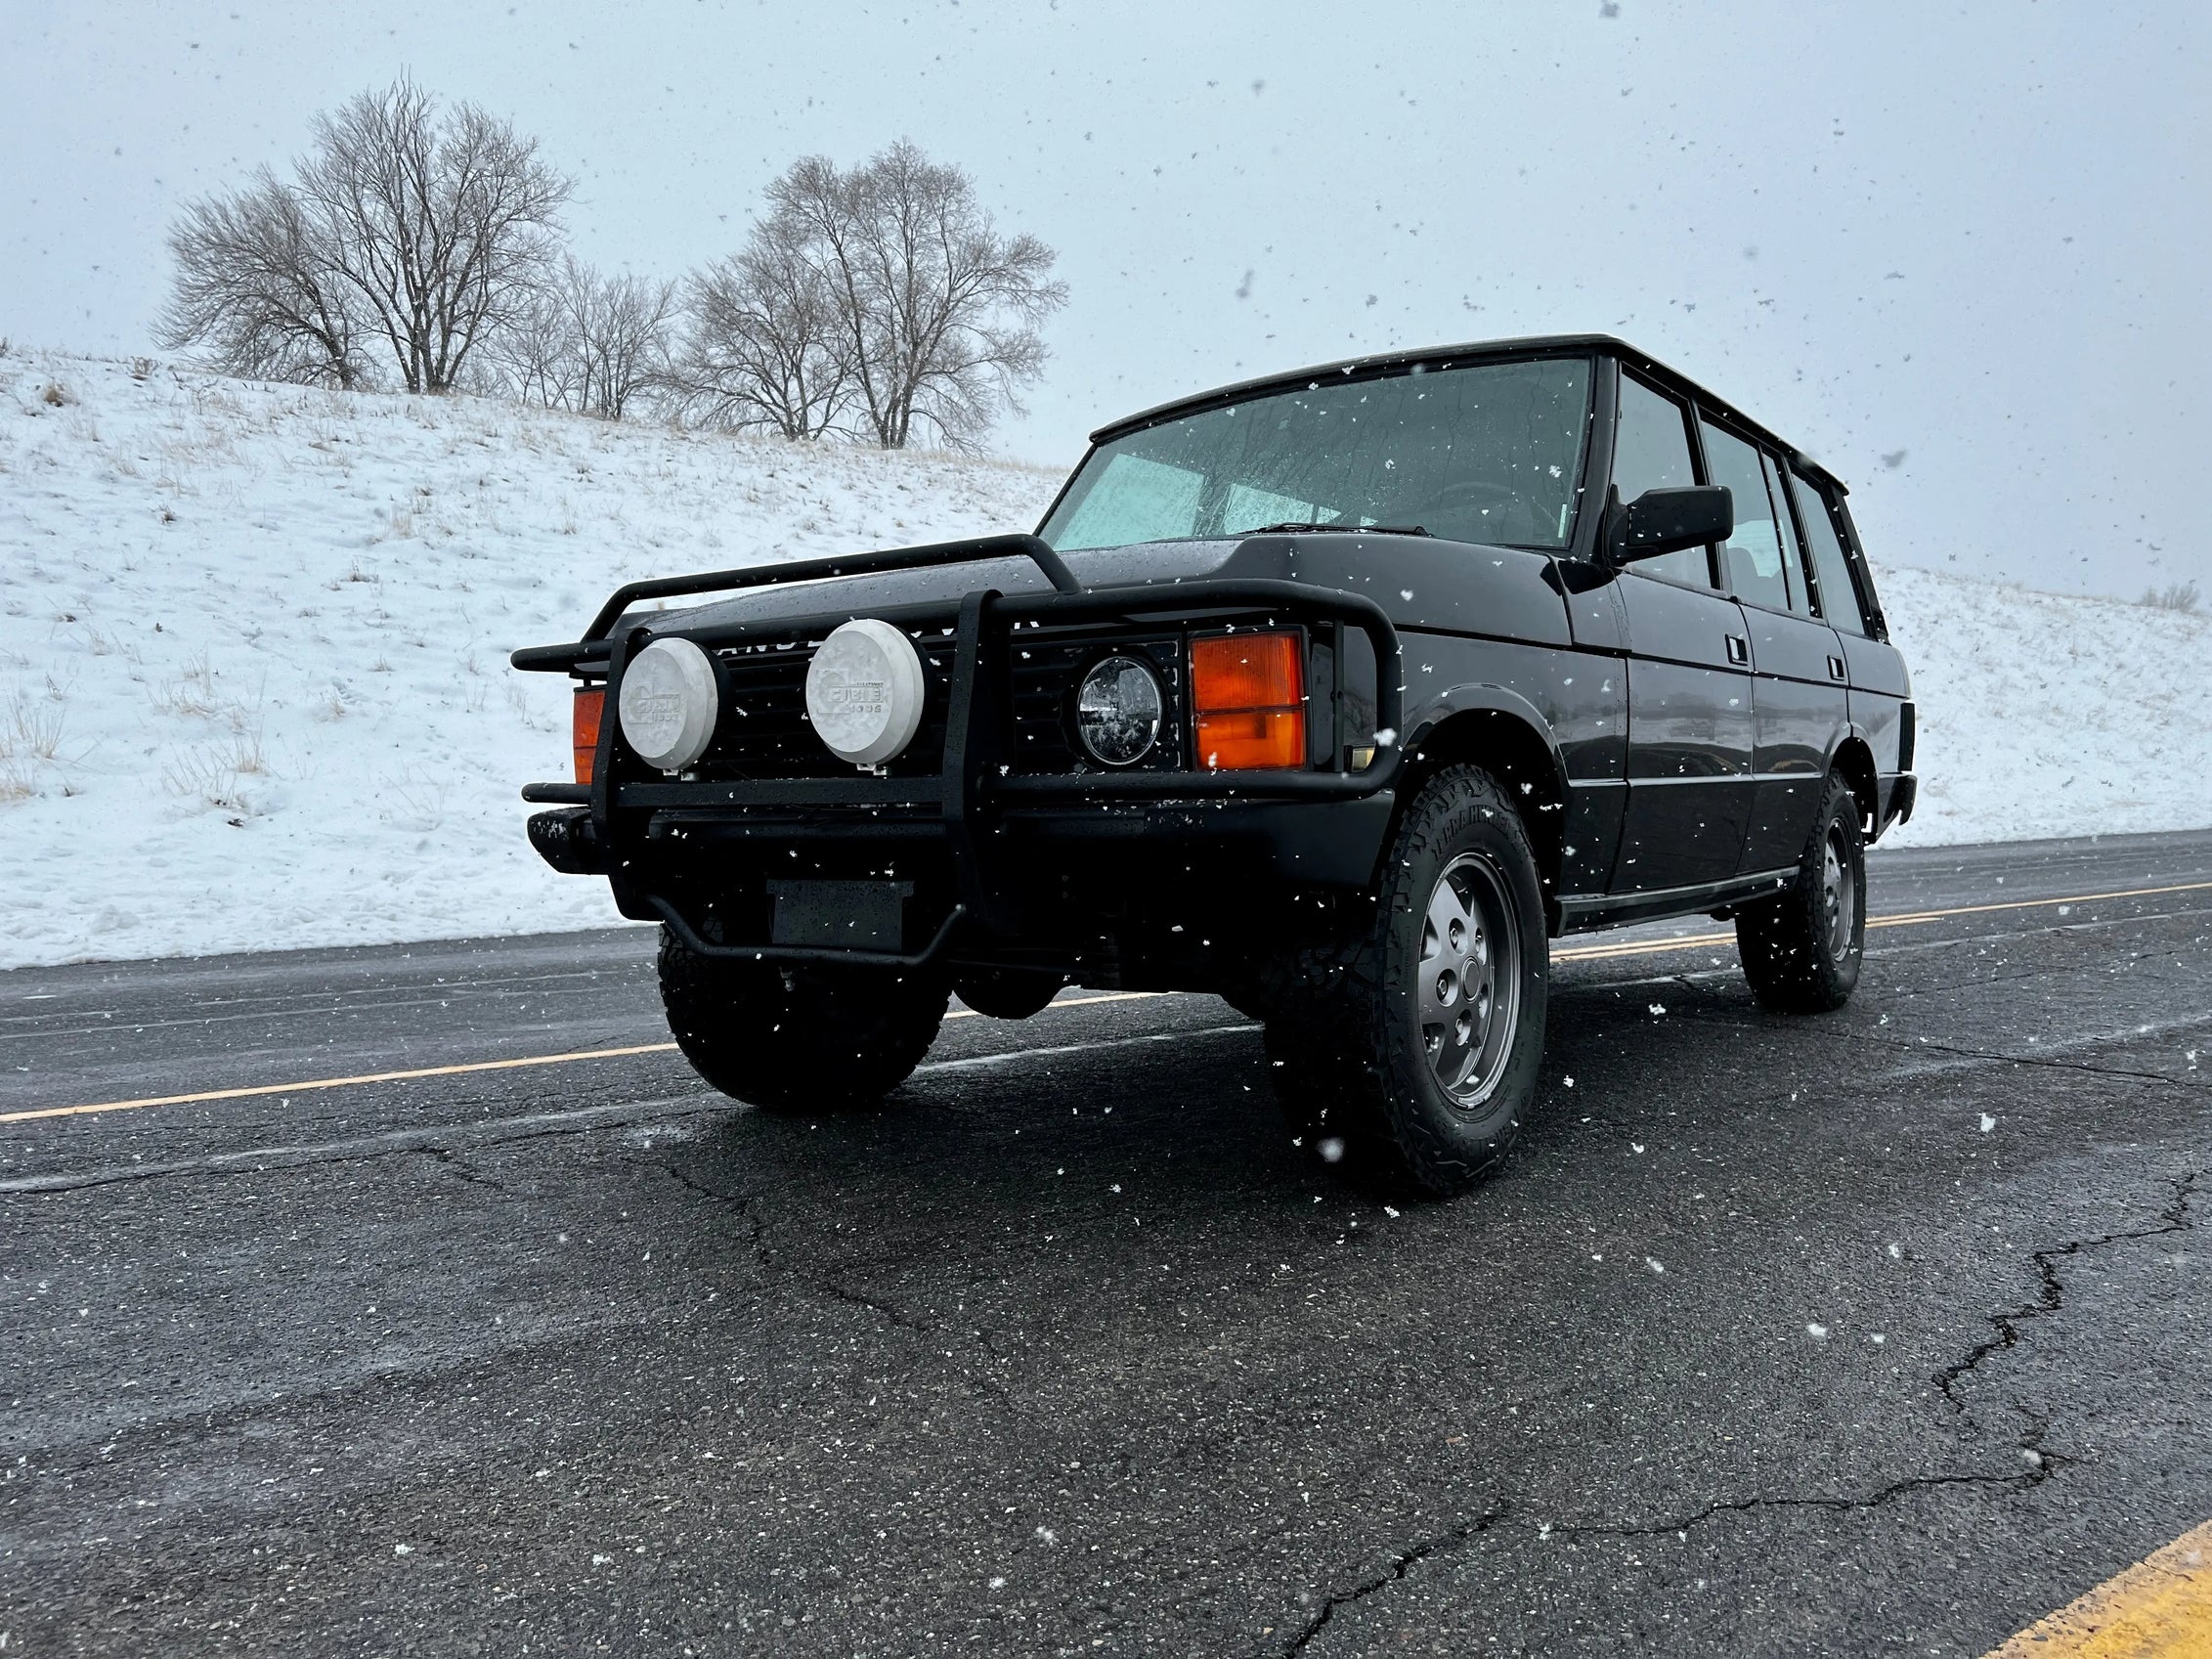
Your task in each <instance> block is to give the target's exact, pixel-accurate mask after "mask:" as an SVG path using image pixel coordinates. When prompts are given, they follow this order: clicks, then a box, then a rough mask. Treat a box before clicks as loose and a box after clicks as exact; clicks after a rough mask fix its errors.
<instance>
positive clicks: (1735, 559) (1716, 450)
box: [1698, 420, 1790, 611]
mask: <svg viewBox="0 0 2212 1659" xmlns="http://www.w3.org/2000/svg"><path fill="white" fill-rule="evenodd" d="M1698 426H1699V429H1700V430H1701V432H1702V433H1703V434H1704V437H1705V466H1706V471H1707V472H1708V473H1710V474H1711V477H1710V478H1709V479H1708V482H1710V483H1713V484H1724V485H1726V486H1727V489H1728V494H1729V496H1730V497H1731V498H1732V499H1733V500H1734V502H1735V503H1736V528H1735V529H1734V530H1733V531H1731V532H1730V533H1729V536H1728V541H1727V543H1726V545H1725V546H1722V548H1721V549H1720V559H1721V566H1720V568H1721V569H1722V570H1723V571H1724V572H1726V574H1727V578H1728V587H1729V589H1730V590H1731V591H1733V592H1734V593H1735V595H1736V596H1737V597H1738V598H1740V599H1746V600H1749V601H1750V602H1751V603H1752V604H1755V605H1764V606H1766V607H1767V608H1768V609H1769V610H1776V611H1786V610H1788V609H1789V608H1790V567H1789V563H1788V561H1787V560H1786V559H1785V558H1784V557H1783V555H1782V532H1781V531H1780V529H1779V528H1778V527H1777V526H1776V524H1775V522H1774V515H1775V507H1774V503H1773V502H1772V501H1770V500H1768V498H1767V494H1766V471H1765V469H1764V468H1763V467H1762V466H1760V465H1759V458H1758V451H1757V450H1755V449H1753V448H1752V446H1751V445H1749V444H1747V443H1745V442H1744V440H1743V439H1741V438H1739V437H1737V436H1736V435H1735V434H1734V433H1733V432H1724V431H1722V430H1721V429H1720V428H1719V427H1717V426H1715V425H1713V422H1712V421H1710V420H1701V421H1699V422H1698ZM1783 510H1784V513H1785V515H1786V514H1787V511H1788V509H1787V508H1785V509H1783Z"/></svg>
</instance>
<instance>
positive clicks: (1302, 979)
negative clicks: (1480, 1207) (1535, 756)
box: [1268, 766, 1550, 1198]
mask: <svg viewBox="0 0 2212 1659" xmlns="http://www.w3.org/2000/svg"><path fill="white" fill-rule="evenodd" d="M1385 870H1386V872H1387V873H1386V875H1385V877H1384V880H1383V884H1382V889H1381V892H1380V893H1379V894H1378V895H1377V900H1376V904H1375V908H1374V913H1373V918H1372V921H1371V923H1370V925H1369V926H1368V927H1367V928H1366V930H1365V931H1364V932H1363V933H1361V934H1360V935H1358V936H1356V937H1353V938H1351V939H1344V940H1341V941H1339V942H1338V943H1336V944H1334V945H1332V946H1328V947H1323V948H1320V949H1315V950H1310V951H1307V952H1306V953H1304V955H1303V958H1302V960H1301V962H1300V972H1299V974H1298V975H1297V976H1296V977H1295V979H1294V982H1293V985H1292V988H1291V989H1290V990H1289V991H1288V993H1287V994H1286V995H1285V997H1284V998H1283V1001H1282V1004H1281V1006H1280V1007H1279V1009H1278V1010H1277V1011H1276V1012H1275V1015H1274V1017H1273V1018H1271V1020H1270V1022H1269V1025H1268V1047H1269V1053H1270V1057H1271V1059H1272V1060H1273V1061H1274V1063H1275V1067H1274V1070H1275V1075H1276V1078H1277V1081H1278V1086H1279V1092H1280V1093H1281V1095H1282V1097H1283V1103H1284V1107H1285V1109H1286V1111H1287V1113H1288V1114H1289V1116H1290V1119H1291V1122H1292V1125H1293V1127H1294V1128H1295V1129H1296V1130H1297V1132H1298V1133H1299V1134H1300V1136H1301V1137H1302V1138H1305V1137H1310V1142H1309V1144H1310V1145H1311V1146H1312V1147H1313V1149H1314V1150H1315V1151H1317V1152H1319V1153H1320V1154H1321V1156H1322V1157H1324V1158H1326V1159H1327V1160H1328V1161H1331V1162H1337V1161H1343V1162H1345V1163H1347V1164H1348V1165H1349V1166H1350V1167H1351V1168H1352V1170H1353V1171H1354V1172H1355V1173H1356V1174H1359V1175H1361V1176H1364V1177H1365V1178H1366V1179H1367V1180H1369V1181H1371V1182H1373V1183H1375V1184H1377V1185H1380V1186H1382V1187H1385V1188H1387V1189H1390V1190H1395V1191H1400V1192H1406V1193H1410V1194H1414V1195H1418V1196H1422V1197H1427V1198H1449V1197H1451V1196H1453V1194H1455V1193H1459V1192H1462V1191H1464V1190H1465V1189H1466V1188H1467V1187H1469V1186H1471V1185H1472V1184H1473V1183H1474V1182H1475V1180H1476V1179H1477V1178H1479V1177H1480V1176H1481V1175H1482V1174H1483V1173H1484V1172H1485V1171H1486V1170H1487V1169H1489V1168H1490V1167H1491V1166H1492V1165H1493V1164H1495V1163H1496V1161H1497V1160H1498V1158H1500V1157H1503V1156H1504V1153H1505V1150H1506V1148H1507V1147H1508V1146H1509V1145H1511V1143H1512V1140H1513V1137H1514V1135H1515V1134H1516V1133H1518V1131H1519V1129H1520V1126H1521V1123H1522V1121H1523V1119H1524V1118H1525V1117H1526V1116H1527V1115H1528V1111H1529V1108H1530V1105H1531V1103H1532V1102H1533V1101H1534V1099H1535V1095H1536V1085H1537V1072H1538V1069H1539V1066H1540V1063H1541V1061H1542V1057H1543V1022H1544V1005H1545V1000H1546V995H1547V992H1548V987H1549V982H1550V980H1549V975H1550V957H1549V953H1548V951H1547V949H1546V947H1545V934H1544V925H1543V899H1542V893H1541V889H1540V885H1539V880H1540V879H1539V875H1538V871H1537V862H1536V855H1535V852H1534V851H1533V850H1532V849H1531V847H1530V845H1529V838H1528V832H1527V830H1526V829H1525V827H1524V826H1523V825H1522V822H1521V817H1520V814H1519V812H1517V811H1516V810H1515V809H1514V808H1513V805H1512V803H1511V801H1510V800H1508V799H1507V797H1506V795H1505V792H1504V791H1503V790H1502V789H1501V788H1499V786H1498V784H1497V782H1496V780H1495V779H1494V778H1492V777H1491V776H1490V775H1489V774H1488V773H1486V772H1482V771H1479V770H1477V769H1476V768H1474V767H1472V766H1455V767H1453V768H1451V769H1450V770H1447V771H1444V772H1440V773H1438V774H1437V776H1435V777H1434V778H1432V779H1431V780H1430V781H1429V782H1428V784H1427V785H1426V786H1425V787H1424V788H1423V789H1422V790H1421V792H1420V794H1419V795H1418V796H1417V797H1415V799H1414V801H1413V803H1412V805H1411V806H1410V808H1408V809H1407V812H1406V816H1405V819H1404V822H1403V823H1402V824H1401V826H1400V829H1399V832H1398V836H1397V839H1396V840H1395V842H1394V843H1393V845H1392V848H1391V851H1390V854H1389V858H1388V860H1387V862H1386V864H1385Z"/></svg>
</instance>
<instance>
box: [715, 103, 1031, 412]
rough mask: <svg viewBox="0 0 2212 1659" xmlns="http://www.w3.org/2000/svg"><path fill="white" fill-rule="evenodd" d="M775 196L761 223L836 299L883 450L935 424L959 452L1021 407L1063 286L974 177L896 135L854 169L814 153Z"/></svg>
mask: <svg viewBox="0 0 2212 1659" xmlns="http://www.w3.org/2000/svg"><path fill="white" fill-rule="evenodd" d="M768 200H769V203H770V206H771V209H772V211H771V213H770V217H769V219H768V221H767V222H766V223H767V225H768V226H775V227H777V229H776V231H775V232H774V233H773V234H774V235H775V236H776V237H777V238H778V239H780V240H785V241H788V242H789V243H790V244H791V245H793V246H796V247H798V248H801V249H802V250H803V254H804V258H805V260H806V262H807V263H808V264H809V265H810V266H811V267H812V268H813V269H814V270H815V271H816V272H817V273H818V274H819V276H820V278H821V280H822V281H823V283H824V284H826V285H827V287H828V290H829V292H830V294H831V296H832V298H833V300H834V301H835V304H836V307H837V315H838V320H839V323H840V325H841V329H842V333H843V335H844V341H843V343H844V347H845V353H846V359H847V363H848V368H849V372H850V375H851V378H852V381H853V385H854V387H855V390H856V402H857V404H858V407H859V409H860V413H861V415H862V416H863V418H864V419H865V421H866V430H867V432H868V434H869V435H870V436H871V437H873V438H874V439H875V441H876V442H877V443H879V444H881V445H883V446H884V448H886V449H903V448H904V447H905V446H906V444H907V443H908V442H909V441H910V440H911V439H912V438H913V436H914V435H915V433H916V431H917V429H918V428H929V429H933V430H934V431H935V432H936V433H937V435H938V436H939V437H940V438H941V439H943V440H944V441H945V442H947V443H950V444H954V445H959V444H964V443H967V442H970V441H972V440H973V439H974V438H976V436H977V435H979V434H980V433H981V432H982V431H983V430H984V429H985V428H986V427H987V426H988V425H989V424H990V422H991V420H992V419H993V418H994V417H995V416H996V415H998V414H999V412H1000V411H1001V410H1002V409H1017V410H1018V409H1019V407H1020V406H1019V402H1018V401H1017V394H1018V392H1019V388H1020V386H1021V385H1022V384H1023V383H1024V382H1026V381H1028V380H1031V379H1033V378H1035V376H1036V375H1037V373H1038V372H1039V371H1041V370H1042V368H1043V366H1044V360H1045V346H1044V341H1043V339H1042V338H1041V337H1040V335H1039V334H1038V332H1037V329H1038V326H1039V325H1040V324H1041V323H1042V322H1043V321H1044V320H1045V318H1047V317H1048V316H1050V315H1051V314H1052V313H1053V312H1054V311H1055V310H1057V309H1058V308H1059V307H1060V306H1061V305H1063V304H1064V303H1065V301H1066V298H1067V287H1066V284H1063V283H1059V282H1055V281H1052V280H1051V271H1052V265H1053V257H1054V256H1053V252H1052V249H1050V248H1049V247H1047V246H1046V245H1045V244H1044V243H1043V242H1041V241H1039V240H1037V239H1036V238H1034V237H1029V236H1017V237H1011V238H1008V237H1001V236H1000V235H999V234H998V231H997V229H996V228H995V226H994V225H993V223H992V220H991V216H990V214H989V213H988V212H987V211H985V209H984V208H983V206H982V204H981V203H980V202H979V201H978V200H977V199H976V189H975V185H974V183H973V182H972V181H971V180H970V179H969V177H968V175H967V174H965V173H963V172H962V171H961V170H960V169H959V168H957V167H948V166H941V165H938V164H937V163H934V162H933V161H931V160H930V159H929V158H928V157H927V156H925V155H924V154H923V153H922V152H921V151H920V150H919V149H917V148H916V147H915V146H914V145H913V144H911V143H909V142H906V141H904V140H902V141H900V142H899V143H897V144H895V145H893V146H891V147H890V148H889V150H886V151H884V152H883V153H881V154H878V155H876V156H874V157H872V158H871V159H870V160H868V161H867V162H865V163H864V164H862V165H861V166H859V167H856V168H854V169H853V170H852V171H850V172H840V171H839V170H838V168H837V166H836V165H835V164H834V163H833V162H831V161H829V160H828V159H826V158H825V157H822V156H808V157H806V158H804V159H802V160H801V161H799V162H797V163H795V164H794V165H793V166H792V168H791V170H790V171H789V172H787V173H785V174H784V176H783V177H782V178H780V179H778V180H777V181H776V182H775V184H773V185H772V186H770V187H769V191H768ZM764 228H765V227H763V229H764ZM757 234H758V233H757Z"/></svg>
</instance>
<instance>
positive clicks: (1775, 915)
mask: <svg viewBox="0 0 2212 1659" xmlns="http://www.w3.org/2000/svg"><path fill="white" fill-rule="evenodd" d="M1736 952H1737V954H1738V955H1739V956H1741V957H1742V958H1743V962H1744V978H1745V979H1746V980H1748V981H1750V982H1751V987H1752V993H1753V994H1754V995H1755V996H1757V998H1758V1000H1759V1001H1760V1003H1761V1004H1763V1005H1764V1006H1765V1007H1767V1008H1769V1009H1772V1010H1773V1011H1774V1012H1775V1013H1777V1014H1827V1013H1830V1012H1832V1011H1834V1010H1835V1009H1838V1008H1841V1007H1843V1004H1844V1003H1846V1002H1848V1001H1849V1000H1850V999H1851V991H1852V990H1853V988H1854V987H1856V986H1857V984H1858V982H1859V964H1860V963H1861V962H1862V961H1863V960H1864V959H1865V955H1866V836H1865V835H1864V833H1863V832H1861V830H1860V828H1859V805H1858V798H1857V797H1856V796H1854V795H1853V794H1852V793H1851V788H1850V785H1849V784H1847V783H1845V782H1844V781H1843V779H1842V778H1840V777H1836V776H1833V775H1831V776H1830V778H1829V780H1828V794H1827V797H1826V798H1825V799H1824V800H1823V801H1822V802H1821V808H1820V817H1819V820H1818V822H1817V823H1816V824H1815V826H1814V828H1813V832H1812V837H1811V839H1810V840H1809V841H1807V842H1806V844H1805V851H1804V855H1803V857H1802V858H1800V860H1799V864H1798V879H1797V880H1796V881H1795V882H1793V883H1791V884H1790V888H1789V890H1788V891H1787V892H1785V893H1779V894H1776V895H1774V896H1773V897H1772V898H1762V899H1760V900H1759V901H1758V902H1757V903H1756V904H1747V905H1745V906H1744V907H1743V908H1742V909H1741V910H1739V911H1737V912H1736Z"/></svg>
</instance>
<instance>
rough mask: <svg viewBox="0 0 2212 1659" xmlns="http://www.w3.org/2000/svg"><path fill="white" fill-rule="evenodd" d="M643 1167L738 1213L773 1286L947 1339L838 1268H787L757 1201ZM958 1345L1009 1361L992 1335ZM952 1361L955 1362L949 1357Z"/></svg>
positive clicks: (976, 1335) (986, 1383) (1029, 1415)
mask: <svg viewBox="0 0 2212 1659" xmlns="http://www.w3.org/2000/svg"><path fill="white" fill-rule="evenodd" d="M639 1161H641V1162H644V1163H648V1164H650V1165H652V1166H653V1167H654V1168H656V1169H659V1170H661V1171H663V1172H664V1173H665V1174H667V1175H668V1176H669V1177H671V1178H672V1180H674V1181H675V1182H676V1183H677V1184H678V1185H680V1186H682V1187H683V1188H685V1189H686V1190H688V1191H689V1192H692V1193H694V1194H696V1195H698V1196H699V1197H700V1198H703V1199H706V1200H708V1201H711V1202H713V1203H715V1204H716V1205H719V1206H721V1207H723V1208H726V1209H728V1210H730V1211H731V1212H733V1213H734V1214H735V1215H736V1216H737V1217H738V1219H739V1220H740V1221H742V1222H743V1223H744V1225H745V1228H746V1233H745V1238H744V1243H745V1244H746V1245H747V1246H748V1247H749V1248H750V1249H751V1250H752V1252H753V1259H754V1264H755V1265H756V1266H757V1267H759V1270H760V1271H761V1273H762V1274H764V1275H766V1276H767V1277H768V1278H770V1279H771V1280H773V1281H778V1282H780V1283H781V1284H783V1285H787V1286H797V1287H798V1288H802V1289H804V1290H808V1291H811V1292H813V1293H814V1294H815V1295H817V1296H822V1297H825V1298H827V1299H828V1300H830V1301H833V1302H839V1303H842V1304H844V1305H845V1306H846V1307H855V1308H863V1309H865V1310H867V1311H868V1312H869V1313H872V1314H874V1315H875V1316H876V1317H877V1318H878V1319H880V1320H882V1321H883V1322H884V1323H885V1324H886V1325H889V1326H890V1327H892V1328H893V1329H895V1330H899V1331H904V1332H908V1333H909V1334H911V1335H915V1336H926V1337H929V1338H931V1339H932V1340H933V1341H941V1340H944V1339H945V1338H946V1335H947V1332H948V1329H949V1328H948V1327H946V1326H945V1325H943V1324H940V1323H939V1322H937V1321H935V1320H932V1319H928V1318H925V1317H924V1316H922V1315H920V1314H917V1313H914V1312H912V1311H911V1310H909V1309H908V1308H907V1307H906V1306H905V1305H904V1304H902V1303H900V1302H897V1301H894V1300H892V1299H890V1298H889V1297H887V1296H880V1295H872V1294H870V1293H869V1292H868V1291H866V1290H862V1289H858V1288H854V1287H853V1286H851V1285H849V1284H847V1283H846V1282H845V1280H844V1279H843V1278H842V1277H840V1272H839V1269H838V1267H836V1266H832V1267H830V1268H828V1269H827V1270H825V1271H817V1272H814V1273H806V1272H802V1271H800V1270H799V1269H797V1268H794V1267H791V1266H789V1265H787V1264H786V1262H785V1260H784V1259H782V1255H781V1254H780V1253H779V1252H778V1251H777V1250H776V1248H775V1247H774V1246H773V1245H772V1244H770V1243H769V1241H768V1229H767V1222H766V1219H765V1218H764V1217H763V1216H762V1215H761V1214H760V1212H759V1207H758V1204H759V1200H758V1198H757V1197H756V1196H754V1195H750V1194H743V1193H728V1192H724V1191H722V1190H721V1189H720V1188H718V1187H715V1186H711V1185H709V1184H708V1183H706V1182H704V1181H701V1180H698V1179H696V1178H695V1177H693V1176H692V1175H690V1174H688V1173H686V1172H685V1171H684V1170H682V1169H680V1168H678V1167H677V1166H676V1165H674V1164H672V1163H669V1162H666V1161H664V1160H663V1159H661V1158H657V1157H647V1158H641V1159H640V1160H639ZM862 1265H866V1264H865V1263H864V1264H862ZM954 1339H955V1340H973V1341H974V1343H975V1345H976V1347H977V1348H979V1349H980V1350H981V1351H982V1353H983V1354H984V1355H985V1356H986V1357H988V1358H989V1359H992V1360H995V1361H999V1362H1001V1363H1004V1362H1005V1361H1006V1359H1007V1358H1008V1356H1007V1354H1006V1353H1005V1352H1004V1351H1003V1350H1002V1349H1001V1347H1000V1345H999V1344H998V1343H997V1342H995V1341H993V1340H992V1339H991V1337H990V1335H989V1333H988V1332H983V1331H981V1330H977V1331H975V1332H971V1334H970V1337H968V1338H961V1337H957V1336H955V1337H954ZM947 1357H950V1355H949V1353H948V1355H947ZM965 1376H966V1380H967V1381H968V1383H969V1384H970V1385H971V1386H972V1387H975V1388H976V1389H977V1390H979V1391H980V1392H982V1393H984V1394H987V1395H989V1396H990V1397H991V1398H992V1399H993V1400H994V1401H995V1402H997V1403H998V1405H1000V1406H1001V1407H1002V1408H1004V1409H1005V1410H1007V1411H1008V1412H1010V1413H1012V1414H1014V1415H1015V1416H1017V1417H1020V1418H1024V1419H1030V1420H1032V1421H1034V1420H1036V1419H1037V1413H1036V1412H1035V1410H1034V1409H1033V1408H1032V1407H1031V1406H1030V1405H1029V1403H1028V1402H1027V1401H1025V1400H1024V1399H1022V1398H1021V1397H1020V1396H1019V1395H1018V1394H1017V1393H1016V1392H1015V1391H1014V1390H1013V1389H1011V1388H1009V1387H1008V1386H1007V1385H1006V1384H1005V1383H1003V1382H1001V1381H1000V1380H999V1379H998V1378H997V1377H995V1376H990V1375H985V1374H983V1373H981V1372H977V1371H968V1372H966V1373H965Z"/></svg>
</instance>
